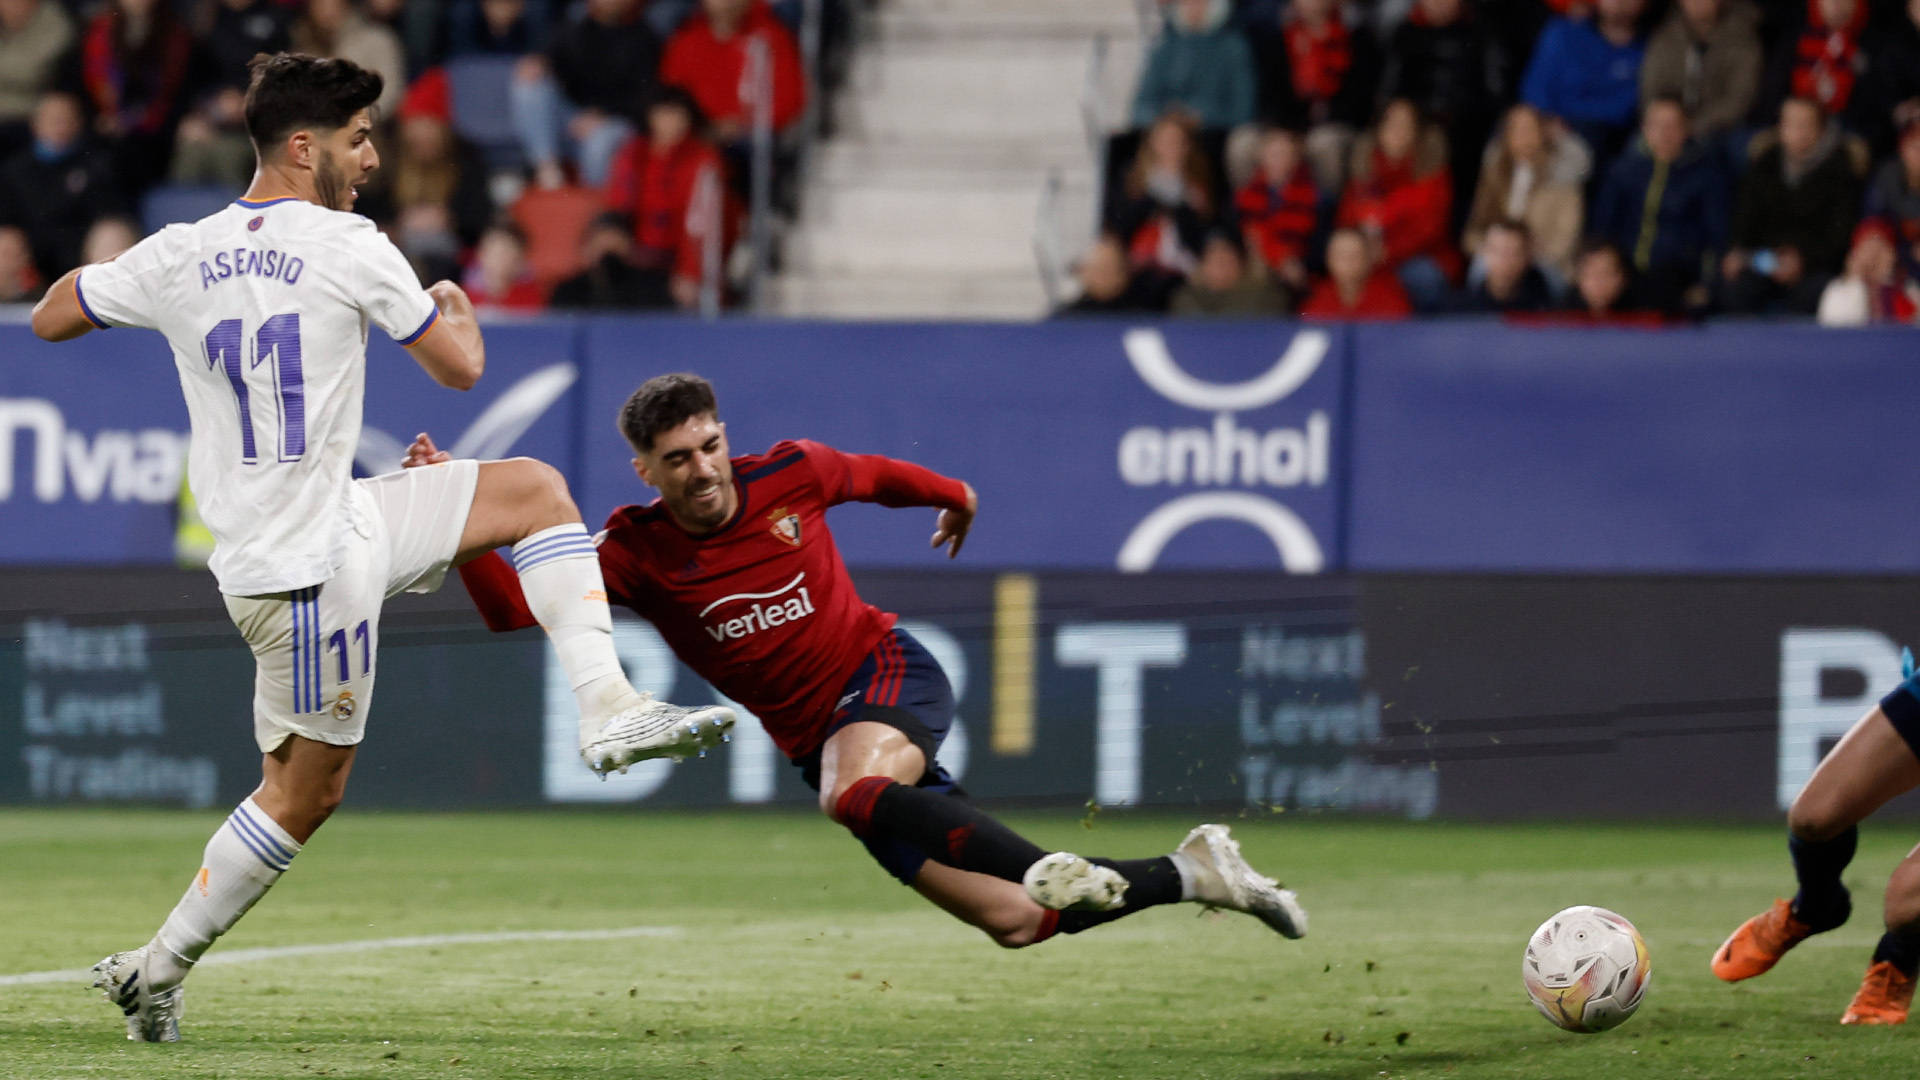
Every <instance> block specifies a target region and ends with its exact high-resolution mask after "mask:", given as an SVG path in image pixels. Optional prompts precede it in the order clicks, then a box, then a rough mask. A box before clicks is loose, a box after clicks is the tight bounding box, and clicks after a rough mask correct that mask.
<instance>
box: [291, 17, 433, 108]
mask: <svg viewBox="0 0 1920 1080" xmlns="http://www.w3.org/2000/svg"><path fill="white" fill-rule="evenodd" d="M293 47H294V48H295V49H297V50H299V51H300V52H304V53H312V54H313V55H315V56H333V57H338V58H340V59H342V60H351V61H353V62H354V63H356V64H359V65H360V66H361V67H363V68H366V69H367V70H369V71H377V72H379V73H380V77H381V78H383V79H385V80H386V85H385V86H384V87H382V88H381V90H380V100H379V101H377V102H375V103H374V107H375V108H376V109H378V110H379V112H380V115H382V116H392V115H393V110H394V109H395V108H397V107H398V106H399V104H400V95H401V94H404V93H405V92H406V89H407V53H406V48H405V46H403V45H402V44H401V43H400V35H399V34H396V33H394V32H393V29H392V28H391V27H389V26H387V25H386V24H385V23H379V22H375V21H373V20H372V19H369V18H367V16H366V13H365V12H364V11H362V10H361V7H360V4H359V2H358V0H307V12H306V14H305V15H303V16H302V17H301V18H300V19H299V20H298V21H296V22H295V23H294V24H293Z"/></svg>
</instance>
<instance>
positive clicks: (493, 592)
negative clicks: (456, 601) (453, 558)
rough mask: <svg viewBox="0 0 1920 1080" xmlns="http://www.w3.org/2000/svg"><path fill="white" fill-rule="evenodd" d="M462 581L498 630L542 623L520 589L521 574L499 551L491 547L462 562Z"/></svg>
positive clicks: (501, 631) (503, 630)
mask: <svg viewBox="0 0 1920 1080" xmlns="http://www.w3.org/2000/svg"><path fill="white" fill-rule="evenodd" d="M460 583H461V584H462V585H465V586H466V587H467V595H468V596H471V597H473V606H474V607H477V608H479V609H480V617H481V618H483V619H485V620H486V621H487V629H489V630H491V631H493V632H494V633H496V634H498V633H504V632H505V631H508V630H520V629H524V628H526V627H529V626H538V625H539V623H538V621H537V620H535V619H534V617H533V611H532V610H531V609H529V608H528V607H527V598H526V596H525V595H524V594H522V593H521V592H520V575H518V574H516V573H514V572H513V567H512V566H509V565H508V564H507V560H505V559H503V558H501V557H500V553H499V552H497V551H489V552H487V553H486V554H485V555H482V556H480V557H479V558H477V559H474V560H472V561H470V562H467V563H463V564H461V566H460Z"/></svg>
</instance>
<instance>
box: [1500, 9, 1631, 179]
mask: <svg viewBox="0 0 1920 1080" xmlns="http://www.w3.org/2000/svg"><path fill="white" fill-rule="evenodd" d="M1646 6H1647V4H1646V0H1598V2H1597V3H1596V4H1595V5H1594V9H1593V15H1592V17H1591V18H1585V19H1576V18H1573V17H1571V16H1561V17H1559V18H1556V19H1554V20H1553V21H1551V22H1549V23H1548V24H1547V28H1546V29H1545V30H1542V31H1541V32H1540V41H1539V43H1538V44H1537V45H1535V46H1534V50H1533V61H1532V62H1531V63H1529V64H1528V65H1527V74H1526V77H1525V78H1524V79H1523V80H1522V82H1521V85H1520V97H1521V99H1522V100H1524V101H1525V102H1526V103H1527V104H1529V105H1531V106H1533V107H1534V108H1536V109H1539V110H1540V111H1541V112H1543V113H1546V114H1547V115H1549V116H1554V117H1558V118H1559V119H1560V120H1561V121H1562V122H1564V123H1565V124H1566V125H1567V126H1568V127H1570V128H1572V129H1573V130H1574V131H1576V132H1578V133H1579V135H1580V137H1581V138H1583V139H1585V140H1586V142H1587V145H1588V146H1590V147H1592V148H1593V151H1594V158H1595V160H1596V161H1598V162H1602V163H1604V162H1606V161H1608V160H1610V159H1611V158H1612V157H1613V155H1614V153H1616V152H1617V151H1618V150H1619V148H1620V146H1621V144H1622V143H1624V142H1625V141H1626V139H1627V136H1628V135H1629V134H1630V133H1631V132H1632V130H1633V117H1634V113H1635V112H1636V111H1637V110H1638V109H1639V106H1640V63H1641V61H1642V60H1643V59H1644V58H1645V57H1646V34H1645V33H1644V32H1643V29H1642V26H1641V17H1642V16H1643V15H1644V14H1645V13H1646Z"/></svg>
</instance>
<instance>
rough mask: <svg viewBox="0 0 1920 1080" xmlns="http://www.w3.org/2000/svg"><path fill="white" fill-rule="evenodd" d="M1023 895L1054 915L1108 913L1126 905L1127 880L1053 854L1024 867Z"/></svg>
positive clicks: (1113, 872) (1068, 856)
mask: <svg viewBox="0 0 1920 1080" xmlns="http://www.w3.org/2000/svg"><path fill="white" fill-rule="evenodd" d="M1022 883H1023V884H1024V885H1026V887H1027V895H1028V896H1031V897H1033V902H1034V903H1036V904H1039V905H1040V906H1041V907H1043V908H1052V909H1053V910H1055V911H1067V910H1079V911H1112V910H1113V909H1115V908H1117V907H1119V906H1120V905H1121V904H1123V903H1125V902H1126V898H1127V879H1126V878H1124V877H1122V876H1121V875H1120V872H1119V871H1118V870H1114V869H1112V868H1111V867H1106V866H1101V865H1100V864H1098V863H1093V862H1088V861H1087V860H1085V859H1083V858H1081V857H1080V856H1078V855H1075V854H1074V853H1073V852H1071V851H1056V852H1054V853H1053V854H1051V855H1046V856H1042V857H1041V859H1040V860H1039V861H1038V862H1036V863H1034V864H1033V865H1032V866H1029V867H1027V872H1026V875H1025V877H1024V879H1023V881H1022Z"/></svg>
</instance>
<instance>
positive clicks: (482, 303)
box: [460, 221, 547, 315]
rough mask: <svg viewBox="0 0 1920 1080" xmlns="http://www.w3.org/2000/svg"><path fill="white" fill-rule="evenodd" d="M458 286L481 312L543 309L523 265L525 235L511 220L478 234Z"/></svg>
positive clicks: (543, 303) (544, 300)
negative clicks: (471, 254)
mask: <svg viewBox="0 0 1920 1080" xmlns="http://www.w3.org/2000/svg"><path fill="white" fill-rule="evenodd" d="M460 285H461V287H462V288H464V289H466V290H467V295H468V296H471V297H472V298H473V306H474V307H475V308H476V309H478V310H480V311H481V312H496V313H499V312H505V313H509V314H515V315H530V314H533V313H535V312H537V311H539V310H541V309H542V308H544V307H546V306H547V297H546V294H545V293H544V292H543V291H542V290H541V288H540V283H539V282H538V281H537V280H535V279H534V276H533V270H532V269H531V268H530V267H529V266H528V265H527V237H526V234H524V233H522V232H521V231H520V226H518V225H515V224H514V223H512V222H511V221H497V222H495V223H493V224H492V225H489V226H487V231H486V232H484V233H481V234H480V243H479V244H478V245H477V246H476V247H475V248H474V251H473V258H472V260H471V261H470V262H469V263H468V265H467V273H466V277H465V279H464V280H462V281H461V282H460Z"/></svg>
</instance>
